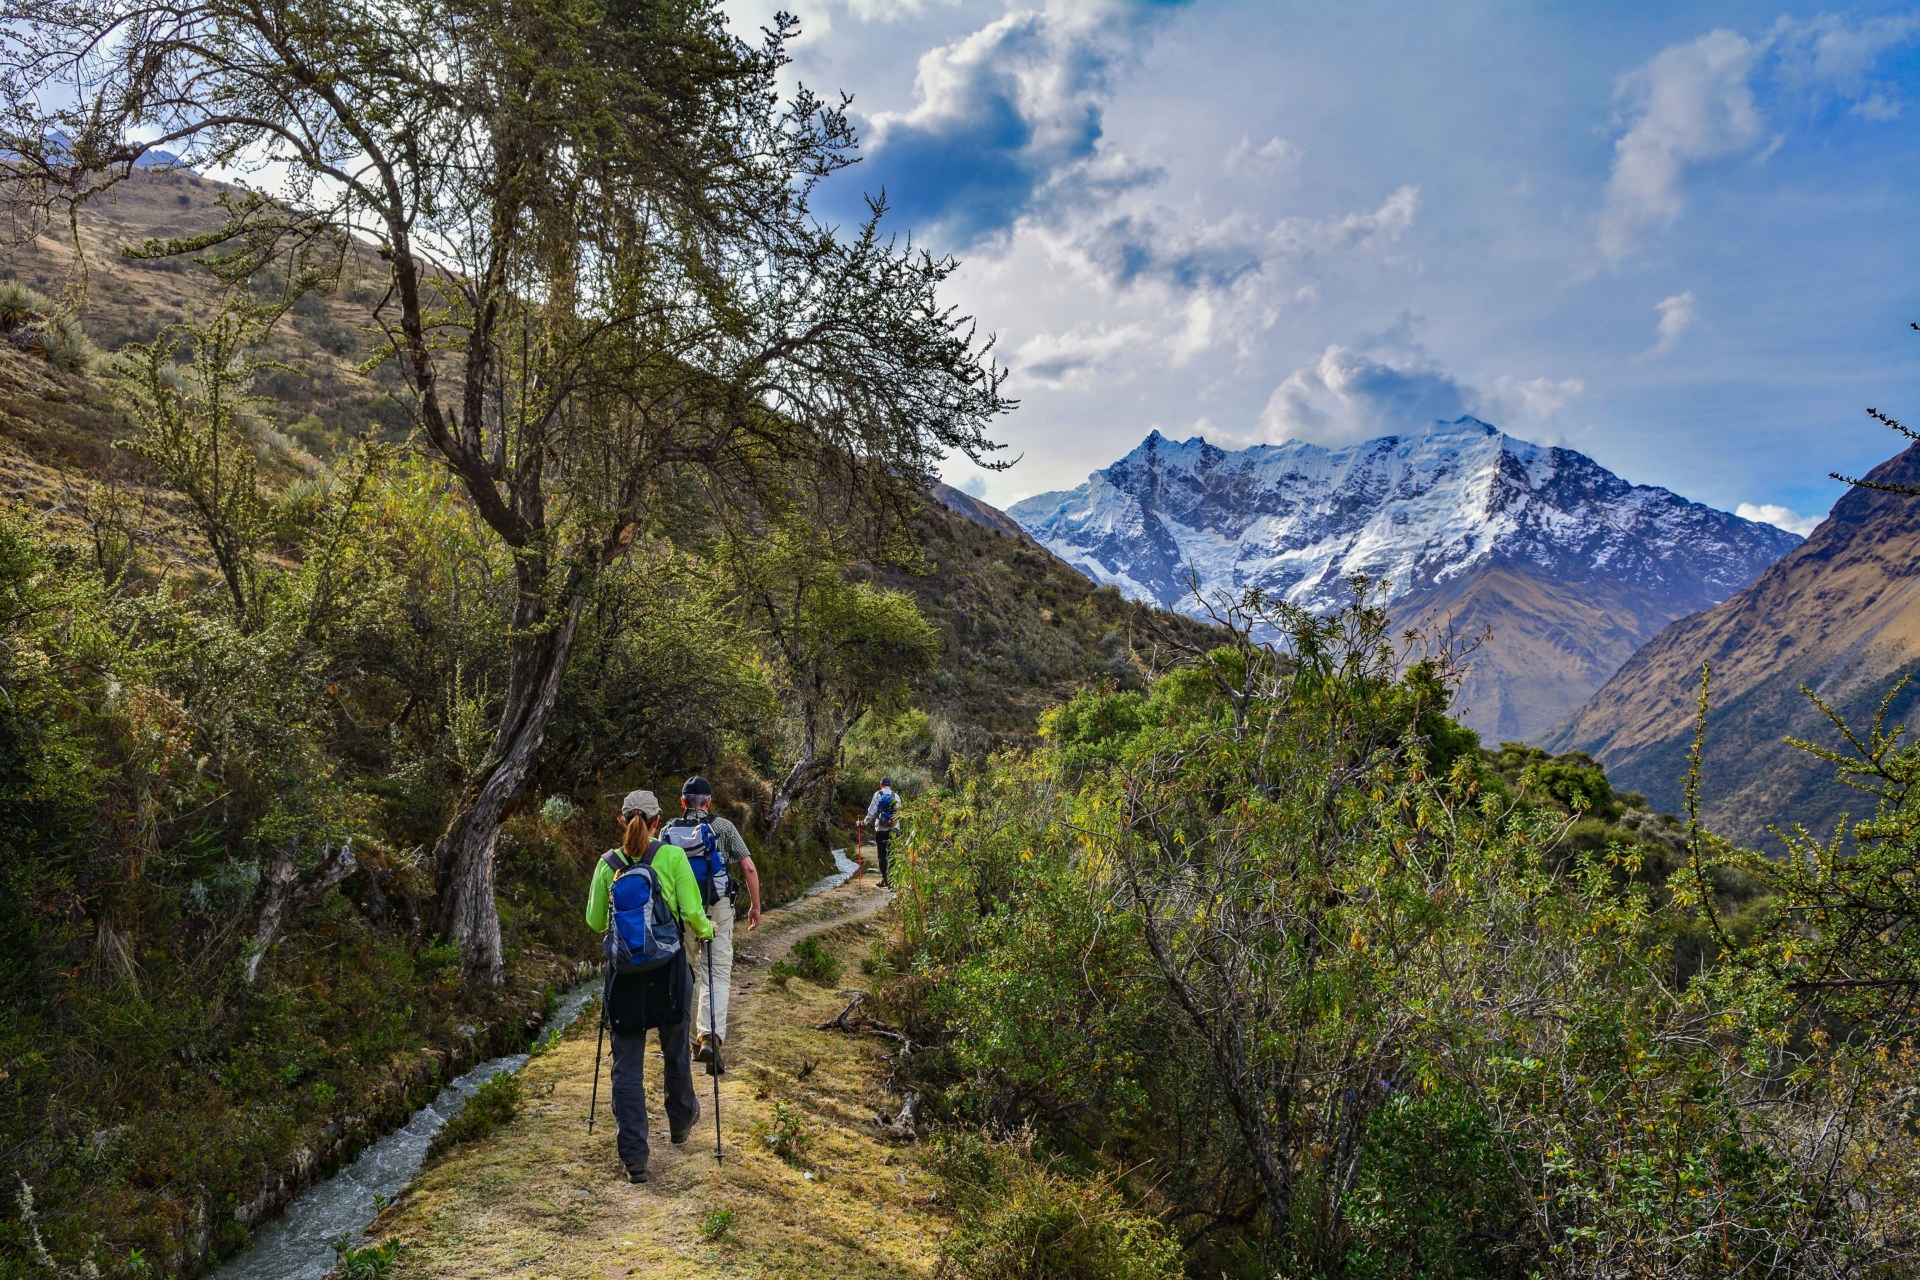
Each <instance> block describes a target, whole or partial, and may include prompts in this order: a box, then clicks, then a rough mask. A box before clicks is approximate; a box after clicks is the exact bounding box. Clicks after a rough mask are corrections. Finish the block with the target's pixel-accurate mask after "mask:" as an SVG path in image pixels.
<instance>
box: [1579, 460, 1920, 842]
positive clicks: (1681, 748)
mask: <svg viewBox="0 0 1920 1280" xmlns="http://www.w3.org/2000/svg"><path fill="white" fill-rule="evenodd" d="M1867 478H1868V479H1869V480H1872V481H1875V482H1878V483H1883V484H1904V485H1920V445H1916V446H1914V447H1912V448H1909V449H1907V450H1906V451H1905V452H1904V453H1901V454H1900V455H1898V456H1897V457H1894V458H1892V459H1889V460H1888V461H1886V462H1883V463H1881V464H1880V466H1878V467H1876V468H1874V470H1872V471H1871V472H1869V473H1868V475H1867ZM1709 663H1710V664H1711V665H1712V671H1713V681H1712V697H1711V705H1710V707H1709V715H1708V720H1707V733H1706V739H1705V744H1704V746H1705V750H1704V756H1703V785H1702V795H1703V802H1704V803H1703V816H1704V817H1705V819H1706V821H1707V823H1708V825H1709V826H1710V827H1711V828H1712V829H1713V830H1715V831H1717V832H1719V833H1720V834H1722V835H1725V836H1727V837H1729V838H1731V839H1736V840H1740V841H1743V842H1746V843H1749V844H1759V845H1763V846H1766V845H1769V844H1771V843H1772V842H1771V838H1770V837H1769V836H1768V835H1767V830H1766V829H1767V828H1768V827H1769V826H1773V825H1779V824H1783V823H1794V822H1797V823H1801V824H1803V825H1805V826H1806V827H1807V828H1808V829H1809V830H1811V831H1814V832H1816V833H1819V834H1821V835H1822V836H1825V835H1827V834H1830V833H1831V830H1832V826H1833V824H1834V823H1835V822H1836V821H1837V820H1838V819H1839V818H1840V816H1841V815H1842V814H1843V813H1845V814H1851V815H1852V816H1853V818H1854V819H1856V820H1857V819H1860V818H1864V817H1867V816H1869V815H1870V814H1871V813H1872V812H1873V798H1872V797H1871V796H1868V795H1866V794H1864V793H1862V792H1859V791H1856V790H1853V789H1852V788H1849V787H1846V786H1844V785H1842V784H1840V783H1839V782H1837V781H1836V780H1835V779H1834V770H1833V766H1831V765H1830V764H1828V763H1826V762H1824V761H1821V760H1819V759H1817V758H1815V757H1814V756H1812V755H1809V754H1808V753H1807V752H1805V751H1803V750H1800V749H1799V748H1796V747H1794V746H1791V745H1790V744H1788V743H1787V741H1786V739H1787V738H1789V737H1794V738H1799V739H1801V740H1802V741H1806V742H1811V743H1815V744H1817V745H1820V746H1823V747H1829V748H1832V749H1834V750H1843V749H1844V744H1843V742H1842V741H1841V739H1840V736H1839V734H1838V732H1837V731H1836V730H1835V729H1834V727H1833V726H1832V724H1831V723H1830V722H1829V721H1828V720H1827V717H1826V715H1825V714H1824V713H1823V712H1822V711H1821V710H1820V708H1819V707H1818V706H1816V705H1815V704H1814V703H1813V701H1812V700H1811V699H1810V698H1808V697H1807V696H1806V693H1804V692H1802V689H1803V688H1804V689H1805V690H1806V691H1809V692H1811V693H1813V694H1816V695H1818V696H1819V697H1820V698H1821V699H1822V700H1823V701H1824V702H1826V703H1827V705H1828V706H1830V707H1832V708H1833V709H1834V710H1835V711H1837V712H1839V713H1840V714H1841V715H1842V716H1843V717H1844V718H1845V719H1846V720H1847V721H1848V722H1849V723H1850V724H1851V725H1853V726H1854V727H1855V728H1856V729H1858V730H1861V731H1862V732H1863V733H1864V730H1865V727H1866V725H1867V724H1868V723H1869V722H1870V721H1871V720H1872V718H1873V716H1874V714H1875V712H1876V711H1877V710H1878V709H1879V707H1880V705H1881V700H1882V699H1883V698H1885V697H1886V696H1887V695H1888V694H1889V693H1890V692H1892V691H1893V690H1894V689H1895V687H1896V686H1897V685H1898V684H1899V682H1900V680H1901V678H1902V677H1903V676H1904V675H1906V674H1908V673H1909V672H1911V671H1912V670H1913V669H1914V667H1915V665H1916V664H1917V663H1920V500H1916V499H1914V498H1909V497H1906V496H1904V495H1902V494H1897V493H1886V492H1881V491H1877V490H1873V489H1864V488H1858V487H1856V488H1853V489H1850V490H1848V491H1847V493H1846V494H1845V495H1844V496H1842V497H1841V499H1840V501H1839V502H1837V503H1835V504H1834V507H1833V511H1832V513H1831V514H1830V515H1829V516H1828V517H1827V519H1826V520H1825V521H1824V522H1822V523H1821V525H1820V526H1819V528H1817V529H1815V530H1814V531H1813V533H1812V534H1811V535H1809V536H1808V538H1807V540H1806V542H1805V543H1804V544H1802V545H1801V546H1800V547H1798V548H1797V549H1795V550H1794V551H1793V552H1792V553H1791V554H1789V555H1787V556H1786V557H1785V558H1784V559H1782V560H1781V561H1780V562H1779V563H1777V564H1775V565H1773V566H1772V567H1770V568H1769V569H1767V570H1766V572H1764V573H1762V574H1761V575H1760V576H1759V578H1757V579H1756V580H1755V581H1754V582H1753V583H1752V584H1750V585H1749V586H1747V587H1745V588H1744V589H1742V590H1741V591H1739V592H1736V593H1735V594H1734V595H1733V596H1731V597H1730V598H1728V599H1727V600H1726V601H1724V602H1723V603H1721V604H1719V605H1717V606H1716V607H1714V608H1712V609H1709V610H1707V611H1705V612H1703V613H1699V614H1696V615H1694V616H1692V617H1689V618H1684V619H1682V620H1680V621H1678V622H1675V623H1674V624H1673V625H1672V626H1669V627H1667V628H1666V629H1665V630H1663V631H1662V632H1661V633H1660V634H1659V635H1658V636H1657V637H1656V638H1655V639H1654V640H1653V641H1652V642H1651V643H1649V644H1648V645H1646V646H1645V647H1644V648H1642V649H1641V650H1640V651H1639V652H1638V653H1636V654H1635V655H1634V656H1633V658H1632V660H1631V661H1629V662H1627V663H1626V664H1625V665H1624V666H1622V667H1621V668H1620V670H1619V671H1618V672H1617V673H1616V674H1615V675H1614V676H1613V678H1612V679H1610V680H1609V681H1607V683H1606V684H1605V685H1604V686H1603V687H1602V688H1601V689H1600V690H1599V691H1598V692H1596V693H1595V694H1594V695H1593V697H1592V699H1591V700H1590V701H1588V702H1587V703H1586V705H1585V706H1583V707H1581V708H1580V710H1579V711H1578V713H1577V714H1575V715H1574V716H1573V717H1571V718H1570V719H1569V720H1567V721H1566V722H1565V723H1564V724H1561V725H1560V726H1558V727H1557V728H1555V729H1554V730H1553V731H1552V732H1551V733H1549V734H1547V735H1545V736H1544V737H1543V739H1542V742H1541V745H1542V746H1545V747H1548V748H1549V749H1551V750H1557V751H1566V750H1583V751H1588V752H1590V753H1592V754H1593V755H1594V757H1595V758H1596V759H1598V760H1600V761H1601V762H1602V763H1603V764H1604V765H1605V766H1606V769H1607V772H1608V775H1609V776H1610V777H1612V778H1613V779H1614V780H1615V781H1616V782H1617V783H1618V784H1619V785H1621V786H1623V787H1630V788H1632V789H1634V790H1636V791H1641V792H1644V793H1645V794H1646V796H1647V797H1648V799H1649V800H1650V801H1651V802H1652V803H1653V804H1654V805H1655V807H1656V808H1665V809H1669V810H1676V811H1677V810H1678V808H1679V806H1680V804H1681V790H1680V788H1681V780H1682V778H1683V777H1684V776H1685V774H1686V771H1687V752H1688V750H1689V748H1690V747H1691V746H1692V744H1693V734H1694V723H1695V714H1696V710H1697V700H1698V697H1699V693H1700V672H1701V668H1702V666H1703V665H1705V664H1709ZM1916 703H1920V686H1915V685H1908V686H1907V687H1906V688H1905V689H1904V690H1902V691H1901V692H1900V693H1899V694H1898V696H1896V698H1895V699H1894V701H1893V702H1892V704H1890V706H1889V713H1890V714H1889V720H1888V731H1889V732H1891V731H1892V727H1893V726H1894V725H1895V724H1897V723H1900V722H1901V721H1902V720H1903V719H1905V718H1906V717H1908V716H1909V715H1910V714H1911V713H1912V712H1913V710H1914V708H1915V706H1916Z"/></svg>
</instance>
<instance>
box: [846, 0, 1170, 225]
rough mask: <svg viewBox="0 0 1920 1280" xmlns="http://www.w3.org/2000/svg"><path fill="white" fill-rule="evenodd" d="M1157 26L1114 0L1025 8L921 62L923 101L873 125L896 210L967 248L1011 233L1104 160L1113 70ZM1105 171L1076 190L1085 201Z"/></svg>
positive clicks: (918, 80)
mask: <svg viewBox="0 0 1920 1280" xmlns="http://www.w3.org/2000/svg"><path fill="white" fill-rule="evenodd" d="M1151 21H1152V19H1151V17H1150V16H1149V15H1148V14H1146V12H1145V11H1144V10H1141V9H1139V8H1138V7H1136V6H1131V5H1121V4H1117V3H1108V2H1100V3H1080V4H1057V5H1053V6H1049V7H1047V8H1045V9H1018V10H1015V11H1013V12H1011V13H1008V14H1006V15H1005V16H1003V17H1001V18H999V19H997V20H995V21H994V22H991V23H989V24H987V25H986V26H984V27H982V28H981V29H980V30H978V31H975V32H974V33H973V34H971V35H969V36H966V37H965V38H963V39H961V40H957V41H955V42H953V43H952V44H946V45H941V46H940V47H938V48H935V49H931V50H928V51H927V52H926V53H925V54H923V55H921V58H920V63H919V68H918V72H917V74H916V76H915V79H914V97H915V102H914V105H913V106H912V107H911V108H910V109H908V110H906V111H895V112H881V113H879V114H877V115H875V116H874V117H873V118H872V143H871V148H870V156H871V159H872V162H873V165H874V167H875V169H876V170H877V171H878V173H877V176H878V177H879V178H880V179H881V180H882V181H883V183H884V184H885V185H886V187H887V191H888V195H889V197H890V198H891V199H892V201H893V204H894V208H895V209H896V211H897V212H898V213H900V214H901V215H903V217H904V218H905V220H906V221H907V222H908V223H909V224H910V225H925V224H939V225H940V226H941V227H942V228H943V229H944V231H945V232H946V234H947V235H948V236H949V237H950V238H952V239H953V240H954V241H955V242H956V243H958V244H963V245H964V244H971V243H974V242H977V241H979V240H980V239H983V238H985V237H987V236H990V235H993V234H996V233H999V232H1002V231H1004V230H1006V228H1008V227H1009V226H1011V225H1012V223H1013V222H1014V221H1015V220H1016V219H1018V218H1019V217H1020V216H1021V215H1022V214H1024V213H1026V212H1028V211H1029V210H1030V209H1031V208H1032V207H1033V206H1034V204H1035V202H1036V199H1037V198H1038V197H1039V195H1040V194H1041V193H1042V192H1043V191H1045V190H1046V189H1047V188H1049V186H1050V185H1053V186H1057V185H1059V184H1057V183H1056V182H1055V179H1057V178H1058V177H1059V175H1060V174H1061V172H1062V171H1063V170H1066V169H1069V168H1072V167H1075V166H1082V165H1086V164H1088V162H1091V161H1093V160H1094V159H1095V158H1096V154H1095V153H1096V146H1097V144H1098V142H1099V140H1100V136H1101V129H1102V118H1103V114H1104V111H1105V108H1106V104H1107V101H1108V99H1109V97H1110V95H1111V79H1112V74H1113V72H1114V70H1115V69H1116V68H1117V67H1118V66H1120V65H1122V64H1124V63H1126V62H1128V61H1130V60H1131V59H1132V57H1133V55H1134V54H1135V53H1136V52H1137V50H1138V47H1139V45H1140V44H1141V42H1142V41H1143V39H1144V38H1145V33H1146V31H1147V30H1148V28H1149V25H1150V23H1151ZM1101 176H1102V175H1101V174H1100V173H1098V172H1093V173H1083V174H1081V175H1080V178H1081V179H1082V180H1081V181H1080V182H1077V183H1075V184H1073V185H1074V186H1075V187H1076V188H1077V189H1080V191H1081V193H1082V195H1083V197H1084V195H1085V186H1086V181H1087V180H1089V179H1091V180H1093V181H1094V182H1095V185H1096V187H1097V184H1098V180H1099V178H1100V177H1101ZM1106 176H1107V177H1108V178H1109V179H1111V178H1115V177H1117V178H1119V179H1120V180H1122V181H1124V182H1137V181H1141V180H1146V179H1150V178H1151V173H1150V172H1132V173H1120V174H1108V175H1106Z"/></svg>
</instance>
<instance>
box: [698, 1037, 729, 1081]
mask: <svg viewBox="0 0 1920 1280" xmlns="http://www.w3.org/2000/svg"><path fill="white" fill-rule="evenodd" d="M720 1044H721V1040H720V1037H719V1036H715V1037H713V1040H712V1042H711V1043H710V1044H708V1045H707V1056H706V1057H704V1058H702V1059H701V1061H702V1062H704V1063H706V1064H707V1074H708V1075H710V1076H723V1075H725V1074H727V1064H726V1060H725V1059H723V1058H722V1057H721V1056H720Z"/></svg>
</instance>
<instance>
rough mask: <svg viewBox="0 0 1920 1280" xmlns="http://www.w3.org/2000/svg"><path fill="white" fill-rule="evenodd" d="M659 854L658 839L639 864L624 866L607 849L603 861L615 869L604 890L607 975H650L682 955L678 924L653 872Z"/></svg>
mask: <svg viewBox="0 0 1920 1280" xmlns="http://www.w3.org/2000/svg"><path fill="white" fill-rule="evenodd" d="M659 851H660V842H659V841H658V840H656V841H654V842H653V843H652V844H650V845H648V846H647V851H646V852H645V853H644V854H642V855H641V856H640V861H638V862H629V861H627V859H626V856H625V855H624V854H622V853H621V852H620V851H619V850H618V849H609V850H608V851H607V855H606V857H605V858H604V859H603V861H604V862H605V863H606V864H607V866H609V867H611V868H612V869H613V883H612V884H611V885H610V886H608V889H607V937H606V951H607V972H608V973H609V974H629V973H650V972H652V971H653V970H655V969H658V968H659V967H660V966H662V965H664V964H666V963H667V962H668V961H670V960H672V959H673V958H674V957H675V956H676V955H679V954H680V925H679V923H678V922H677V921H676V920H674V918H673V908H671V907H670V906H668V905H667V896H666V895H665V894H664V893H662V892H660V876H659V873H657V872H656V871H654V869H653V855H654V854H656V853H658V852H659Z"/></svg>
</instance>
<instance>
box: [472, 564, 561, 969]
mask: <svg viewBox="0 0 1920 1280" xmlns="http://www.w3.org/2000/svg"><path fill="white" fill-rule="evenodd" d="M521 598H522V601H523V607H522V609H521V610H520V611H518V612H522V613H526V614H534V615H536V616H533V617H530V618H526V619H524V621H523V619H522V618H516V619H515V626H514V637H513V666H512V670H511V673H510V675H509V676H508V681H507V703H506V707H505V708H504V709H503V710H502V712H501V715H500V727H499V728H498V729H497V730H496V731H495V732H494V737H493V745H492V746H491V747H489V748H488V750H487V757H486V760H485V761H484V762H483V763H482V764H481V766H480V768H479V770H478V771H477V772H476V773H475V775H474V777H473V778H472V779H471V780H470V781H469V783H468V786H467V789H466V791H465V793H464V794H463V795H462V796H461V797H460V804H459V806H458V807H457V808H456V809H455V810H454V813H453V820H452V821H451V822H449V823H448V824H447V830H446V833H445V834H444V835H442V836H441V837H440V844H439V846H438V847H437V848H436V849H435V850H434V867H435V871H436V874H437V878H438V881H439V897H440V913H439V914H440V932H441V934H442V935H443V936H445V937H446V939H447V940H448V941H450V942H457V943H458V944H459V945H460V951H461V954H462V955H463V956H464V957H465V958H466V964H467V972H468V974H469V976H472V977H478V978H485V979H486V980H487V981H489V982H492V983H496V984H497V983H499V982H501V981H503V980H504V979H505V977H506V953H505V951H504V950H503V949H502V947H501V943H500V912H499V910H498V908H497V907H496V906H495V903H494V895H493V883H494V849H495V846H497V845H498V844H499V842H500V825H501V823H503V822H504V821H505V820H506V817H507V807H508V806H509V805H510V804H512V802H513V799H514V797H515V796H517V795H519V794H520V788H521V786H522V785H524V784H525V782H526V780H527V773H528V771H529V770H530V769H531V768H532V767H533V761H534V757H535V756H537V755H538V754H539V752H540V744H541V743H542V742H544V741H545V740H546V736H547V723H548V721H549V720H551V719H552V717H553V706H554V703H555V702H556V701H558V700H559V697H560V678H561V677H562V676H563V675H564V674H566V669H567V658H568V657H569V655H570V654H571V653H572V651H573V639H574V635H575V634H576V633H577V632H578V630H579V627H580V612H581V610H582V609H583V608H584V607H585V605H586V602H587V593H586V591H585V590H584V589H581V590H576V591H575V592H574V593H573V595H572V597H571V598H570V599H569V600H568V601H567V604H566V609H565V613H564V614H563V615H562V616H560V617H559V618H557V619H552V620H549V619H547V618H545V617H542V616H538V615H539V614H541V613H543V612H544V611H541V610H539V609H538V608H537V606H535V607H532V608H529V607H527V606H526V601H527V597H526V595H525V594H524V593H523V595H522V597H521Z"/></svg>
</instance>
